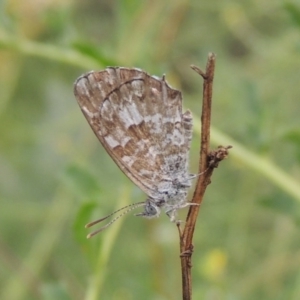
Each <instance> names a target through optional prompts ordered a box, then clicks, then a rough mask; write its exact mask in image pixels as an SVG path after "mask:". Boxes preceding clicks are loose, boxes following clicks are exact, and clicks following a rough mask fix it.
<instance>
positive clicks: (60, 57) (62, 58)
mask: <svg viewBox="0 0 300 300" xmlns="http://www.w3.org/2000/svg"><path fill="white" fill-rule="evenodd" d="M1 47H2V48H7V49H10V50H15V51H18V52H20V53H22V54H26V55H32V56H36V57H42V58H46V59H50V60H54V61H58V62H62V63H65V64H69V65H73V66H78V67H82V68H84V69H94V68H97V67H99V68H101V67H103V65H101V64H100V63H99V61H97V60H95V59H93V58H90V57H88V56H86V55H84V54H81V53H80V52H78V51H76V50H72V49H70V48H68V49H63V48H62V47H57V46H53V45H50V44H42V43H38V42H34V41H30V40H27V39H25V38H23V37H20V36H13V35H11V34H8V33H6V32H4V31H3V30H1V29H0V48H1Z"/></svg>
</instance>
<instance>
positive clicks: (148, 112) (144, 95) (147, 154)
mask: <svg viewBox="0 0 300 300" xmlns="http://www.w3.org/2000/svg"><path fill="white" fill-rule="evenodd" d="M74 92H75V96H76V98H77V101H78V103H79V106H80V108H81V110H82V112H83V114H84V115H85V117H86V119H87V121H88V122H89V124H90V126H91V128H92V129H93V131H94V133H95V134H96V136H97V137H98V139H99V140H100V142H101V143H102V145H103V146H104V148H105V149H106V150H107V152H108V153H109V155H110V156H111V157H112V158H113V160H114V161H115V162H116V164H117V165H118V166H119V167H120V169H121V170H122V171H123V172H124V173H125V174H126V175H127V176H128V177H129V178H130V179H131V180H132V181H133V182H134V183H135V184H137V185H138V186H139V187H140V188H141V189H142V190H144V191H145V193H146V194H148V195H149V196H151V197H153V198H155V197H157V195H158V193H159V184H157V185H155V183H160V182H162V181H172V180H174V179H178V178H183V180H185V179H186V178H188V177H189V175H188V174H187V169H188V166H187V164H188V162H187V160H188V152H189V147H190V140H191V135H192V116H191V113H190V112H189V111H187V112H186V113H185V114H182V97H181V93H180V92H179V91H177V90H174V89H172V88H171V87H169V86H168V84H167V83H166V81H165V79H164V78H162V79H159V78H156V77H152V76H150V75H148V74H147V73H146V72H144V71H141V70H138V69H127V68H107V69H106V70H104V71H101V72H90V73H87V74H85V75H83V76H81V77H79V78H78V80H77V81H76V82H75V86H74Z"/></svg>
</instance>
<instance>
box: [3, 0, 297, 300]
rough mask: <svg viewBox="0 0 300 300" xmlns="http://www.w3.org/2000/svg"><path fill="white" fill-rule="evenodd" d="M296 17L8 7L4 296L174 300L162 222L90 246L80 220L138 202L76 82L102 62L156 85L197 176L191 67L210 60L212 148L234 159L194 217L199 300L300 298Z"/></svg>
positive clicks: (229, 9)
mask: <svg viewBox="0 0 300 300" xmlns="http://www.w3.org/2000/svg"><path fill="white" fill-rule="evenodd" d="M299 12H300V6H299V3H297V2H296V1H295V2H284V4H283V2H280V1H279V2H274V1H264V2H257V1H254V0H247V1H243V2H241V1H229V0H225V1H222V2H220V1H207V2H205V1H197V0H190V1H186V0H176V1H171V0H168V1H158V0H154V1H150V0H145V1H137V0H125V1H121V0H119V1H117V0H116V1H66V0H63V1H54V0H52V1H46V2H45V1H33V0H30V1H20V0H15V1H3V2H2V3H1V4H0V61H1V63H0V86H1V93H0V114H1V118H0V124H1V127H0V131H1V132H0V135H1V139H0V149H1V150H0V151H1V152H0V172H1V181H0V201H1V203H0V205H1V209H0V224H1V229H2V230H1V239H0V259H1V262H2V263H1V265H2V267H1V268H0V298H1V299H57V300H60V299H86V300H92V299H122V300H127V299H128V300H129V299H180V295H181V290H180V277H179V274H180V272H179V259H178V255H179V249H178V234H177V231H176V227H175V226H174V225H173V224H171V223H170V222H169V221H168V218H166V217H164V216H162V217H161V218H159V219H157V220H150V221H148V220H144V219H139V218H135V217H131V216H128V217H127V218H124V219H123V220H122V219H121V220H119V221H118V222H116V223H115V224H114V225H113V226H112V227H110V228H109V229H108V230H107V231H105V232H103V233H101V235H100V236H96V237H95V238H93V239H91V240H86V239H85V235H86V234H87V230H85V229H84V224H85V223H86V222H87V221H89V220H92V219H94V218H98V217H101V216H103V215H106V214H108V213H110V212H111V211H113V210H114V209H116V208H117V207H120V206H122V205H126V204H128V203H133V202H137V201H142V200H143V197H144V195H143V194H142V192H140V191H139V190H138V189H137V188H136V187H134V186H133V184H132V183H130V181H129V180H128V179H127V178H125V176H124V175H123V174H122V173H121V172H120V171H119V170H118V169H117V167H116V166H115V165H114V163H113V162H112V160H111V159H110V158H109V157H108V155H107V154H106V153H105V151H104V150H103V148H102V147H101V146H100V145H99V142H98V141H97V139H96V137H95V136H94V135H93V133H92V131H91V130H90V128H89V127H88V125H87V123H86V121H85V120H84V118H83V116H82V114H81V112H80V110H79V108H78V106H77V104H76V101H75V99H74V96H73V93H72V89H73V88H72V83H73V82H74V80H75V79H76V78H77V77H78V76H79V75H80V74H82V73H84V72H86V71H89V70H91V69H102V68H104V67H105V66H107V65H120V66H127V67H139V68H142V69H144V70H146V71H147V72H148V73H150V74H156V75H159V76H161V75H162V74H166V78H167V80H168V82H170V83H171V84H172V86H174V87H176V88H178V89H180V90H182V92H183V96H184V104H185V107H189V108H190V109H191V110H192V112H193V115H194V116H195V118H196V121H195V130H194V131H195V135H194V139H193V145H192V151H191V164H190V165H191V172H196V170H197V168H196V166H197V163H198V162H197V160H198V153H199V132H200V131H199V120H198V118H199V115H200V100H201V92H202V91H201V85H202V81H201V78H199V76H197V74H195V73H194V72H193V71H192V70H191V69H190V68H189V65H190V64H195V65H199V66H201V67H204V64H205V62H206V58H207V54H208V52H210V51H212V52H214V53H216V54H217V69H216V73H215V83H214V96H213V99H214V100H213V124H212V125H213V130H212V144H213V146H217V145H219V144H223V145H228V144H231V145H232V146H233V149H232V151H231V152H230V156H229V159H228V160H227V161H225V162H224V163H222V165H221V166H220V167H219V169H218V170H216V172H215V173H214V176H213V181H212V184H211V185H210V186H209V188H208V193H207V195H206V199H205V201H204V204H203V207H202V208H201V213H200V219H199V223H198V228H197V231H198V232H197V234H196V235H197V237H196V240H195V245H194V246H195V250H194V256H193V259H194V265H193V266H194V269H193V270H194V291H193V292H194V298H195V299H212V298H216V299H272V300H274V299H276V300H277V299H278V300H279V299H300V289H299V286H300V283H299V278H300V273H299V264H300V252H299V249H300V247H299V246H300V240H299V236H300V235H299V220H300V213H299V211H300V208H299V201H300V186H299V183H298V182H299V176H300V168H299V167H300V152H299V149H300V147H299V140H300V138H299V137H300V129H299V128H300V127H299V115H300V106H299V105H298V100H299V95H300V84H299V78H300V68H299V63H300V61H299V57H300V55H299V53H300V43H299V35H300V27H299V23H300V22H299V20H300V18H299V16H300V13H299ZM182 219H184V214H183V215H182ZM72 229H73V231H72Z"/></svg>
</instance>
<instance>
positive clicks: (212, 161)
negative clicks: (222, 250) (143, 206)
mask: <svg viewBox="0 0 300 300" xmlns="http://www.w3.org/2000/svg"><path fill="white" fill-rule="evenodd" d="M215 59H216V57H215V55H214V54H213V53H209V55H208V60H207V65H206V70H205V72H203V71H202V70H201V69H199V68H198V67H196V66H191V68H192V69H193V70H194V71H195V72H197V73H198V74H199V75H201V76H202V78H203V80H204V82H203V102H202V114H201V149H200V161H199V171H198V174H201V176H198V180H197V184H196V188H195V191H194V195H193V199H192V201H191V202H192V203H197V204H198V205H191V206H190V209H189V212H188V214H187V218H186V222H185V226H184V229H183V231H182V230H181V228H180V224H178V230H179V235H180V253H181V255H180V259H181V273H182V299H183V300H190V299H192V276H191V268H192V263H191V261H192V254H193V244H192V240H193V234H194V230H195V225H196V221H197V217H198V213H199V210H200V207H201V203H202V200H203V196H204V193H205V190H206V188H207V186H208V185H209V184H210V182H211V180H210V178H211V176H212V173H213V170H214V169H215V168H217V167H218V164H219V162H220V161H222V160H223V159H224V158H226V157H227V155H228V149H230V148H231V146H227V147H222V146H219V147H218V148H217V149H216V150H213V151H210V150H209V143H210V123H211V103H212V87H213V79H214V70H215ZM202 173H203V174H202Z"/></svg>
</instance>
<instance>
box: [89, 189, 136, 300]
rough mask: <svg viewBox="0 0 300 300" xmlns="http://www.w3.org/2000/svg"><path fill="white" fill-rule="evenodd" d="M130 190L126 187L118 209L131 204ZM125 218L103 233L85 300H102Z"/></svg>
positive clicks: (120, 197) (121, 195) (122, 192)
mask: <svg viewBox="0 0 300 300" xmlns="http://www.w3.org/2000/svg"><path fill="white" fill-rule="evenodd" d="M129 195H130V188H128V187H126V186H124V187H123V189H122V191H121V193H120V196H119V199H120V201H119V203H118V204H117V207H123V206H126V205H127V204H128V203H129ZM123 220H124V218H120V219H119V220H118V221H117V222H116V223H114V225H113V226H111V227H110V228H109V230H107V231H105V232H102V233H101V235H102V239H103V240H102V243H101V247H99V252H98V261H97V265H96V267H95V270H94V275H93V276H92V278H91V280H90V283H89V286H88V287H87V292H86V295H85V297H84V299H85V300H97V299H100V295H101V289H102V286H103V282H104V280H105V277H106V270H107V265H108V263H109V258H110V255H111V253H112V248H113V246H114V244H115V241H116V238H117V236H118V233H119V231H120V229H121V226H122V223H123Z"/></svg>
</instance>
